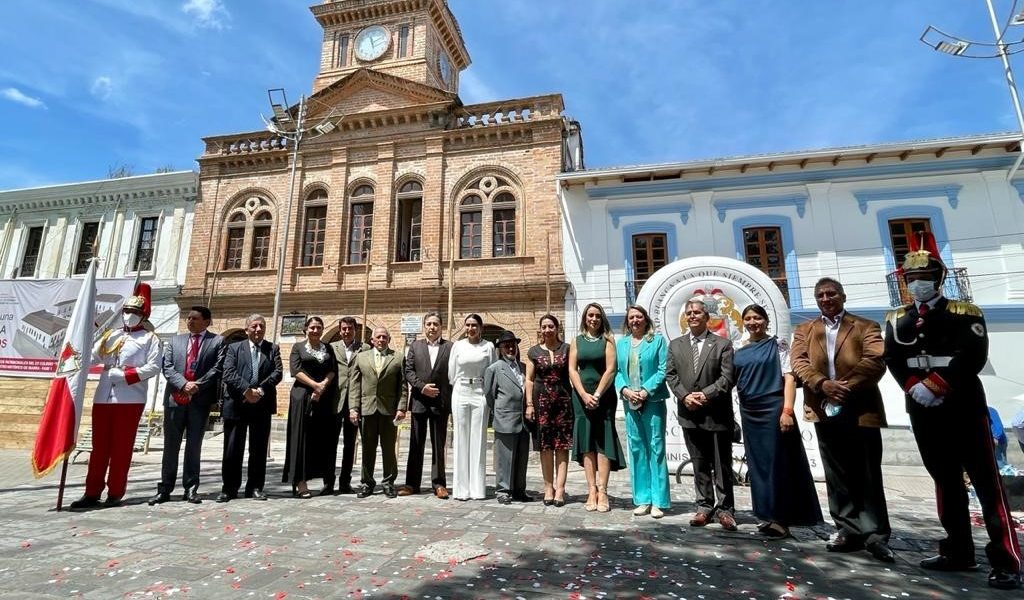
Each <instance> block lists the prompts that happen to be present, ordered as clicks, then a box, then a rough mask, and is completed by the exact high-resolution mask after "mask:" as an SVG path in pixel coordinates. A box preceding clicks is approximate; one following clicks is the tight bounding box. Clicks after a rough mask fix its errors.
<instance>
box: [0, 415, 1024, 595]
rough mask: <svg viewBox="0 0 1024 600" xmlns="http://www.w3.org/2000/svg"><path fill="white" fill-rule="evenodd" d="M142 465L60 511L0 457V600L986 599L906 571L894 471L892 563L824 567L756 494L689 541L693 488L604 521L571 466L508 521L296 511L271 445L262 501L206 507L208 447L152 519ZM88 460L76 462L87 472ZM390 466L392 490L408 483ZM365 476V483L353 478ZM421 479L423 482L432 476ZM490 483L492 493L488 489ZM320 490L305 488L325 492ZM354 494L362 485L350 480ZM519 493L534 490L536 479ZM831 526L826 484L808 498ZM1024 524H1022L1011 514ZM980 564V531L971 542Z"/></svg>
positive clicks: (155, 450)
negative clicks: (90, 501) (197, 494)
mask: <svg viewBox="0 0 1024 600" xmlns="http://www.w3.org/2000/svg"><path fill="white" fill-rule="evenodd" d="M153 442H154V443H153V446H152V447H151V449H150V451H149V453H148V454H142V453H137V454H136V455H135V456H136V462H135V464H133V466H132V470H131V475H130V477H129V486H128V495H127V498H126V499H127V503H126V505H124V506H122V507H118V508H110V509H99V510H92V511H88V512H68V511H63V512H60V513H57V512H54V511H53V510H52V509H53V507H54V505H55V500H56V495H57V484H58V481H59V469H57V470H56V471H55V472H54V473H52V474H50V475H49V476H47V477H46V478H43V479H40V480H34V479H32V476H31V470H30V467H29V455H28V452H27V451H11V450H8V451H0V593H2V594H3V597H5V598H8V597H9V598H19V599H29V598H104V599H105V598H172V597H175V598H176V597H182V598H259V599H263V598H269V599H277V600H280V599H283V598H288V599H299V598H410V599H411V598H523V599H533V598H574V599H575V598H580V599H582V598H677V599H678V598H686V599H690V600H696V599H712V598H780V597H788V598H830V597H831V598H896V599H903V598H929V599H933V598H983V597H984V598H997V597H1003V596H1005V597H1011V596H1016V595H1017V593H1015V592H999V591H995V590H990V588H988V587H987V586H986V583H985V574H986V573H987V562H986V561H985V557H984V553H983V552H979V556H978V560H979V562H981V563H982V565H981V569H980V570H979V572H977V573H969V574H935V573H930V572H926V571H924V570H922V569H920V568H919V567H918V566H917V563H918V561H919V560H920V559H921V558H924V557H925V556H927V555H929V554H930V553H934V548H935V545H934V540H936V539H938V537H940V529H939V527H938V522H937V519H936V517H935V511H934V506H935V502H934V496H933V489H932V486H931V481H930V479H928V478H927V476H926V475H925V473H924V472H923V471H922V470H920V469H917V468H912V467H887V468H886V472H885V483H886V494H887V497H888V500H889V508H890V515H891V519H892V526H893V530H894V534H893V539H892V547H893V549H894V550H895V551H896V552H897V555H898V558H897V562H896V564H893V565H886V564H882V563H879V562H876V561H875V560H873V559H872V558H871V557H870V556H869V555H868V554H867V553H866V552H859V553H854V554H848V555H836V554H829V553H827V552H826V551H825V539H826V538H827V536H828V535H829V534H830V533H831V531H832V529H831V526H825V525H823V526H821V527H819V528H814V529H795V530H794V537H793V538H791V539H786V540H781V541H766V540H763V539H761V538H760V537H759V536H758V535H757V533H756V531H755V524H756V521H755V519H754V517H753V515H752V514H751V513H750V512H749V510H748V509H749V507H750V494H749V488H738V489H737V506H738V508H739V511H738V513H737V518H738V520H739V521H740V524H741V526H740V530H739V531H738V532H734V533H728V532H725V531H723V530H722V529H721V528H720V527H718V526H717V525H709V526H708V527H706V528H703V529H693V528H690V527H689V526H688V524H687V523H688V520H689V514H690V511H691V510H692V506H693V505H692V499H693V491H692V481H691V480H689V479H688V478H687V479H684V482H683V483H682V484H675V483H673V491H672V494H673V502H674V504H673V509H672V510H671V511H670V512H669V513H668V514H667V515H666V516H665V518H664V519H661V520H654V519H652V518H650V517H634V516H633V515H632V508H633V505H632V503H631V502H630V496H629V476H628V472H625V471H623V472H620V473H616V474H613V475H612V484H611V485H610V490H611V496H612V509H613V510H612V512H610V513H607V514H601V513H590V512H586V511H584V510H583V501H584V496H585V492H586V484H585V479H584V477H583V473H582V471H581V470H580V468H579V467H578V466H576V465H573V466H572V467H571V469H570V473H569V486H568V493H569V494H570V495H571V497H570V498H569V503H568V504H566V506H564V507H561V508H556V507H545V506H543V505H542V504H541V503H540V502H539V501H536V502H531V503H515V504H512V505H508V506H504V505H500V504H498V503H497V502H496V501H495V500H493V499H491V500H486V501H470V502H458V501H455V500H447V501H441V500H437V499H435V498H434V497H432V496H425V495H424V496H411V497H405V498H396V499H386V498H385V497H384V496H383V495H381V493H380V491H379V488H378V491H377V493H376V494H375V495H373V496H371V497H369V498H366V499H362V500H360V499H357V498H356V497H355V496H331V497H314V498H312V499H309V500H301V499H294V498H292V497H291V494H290V487H289V486H286V485H283V484H280V483H277V482H279V481H280V479H281V458H282V454H283V440H282V439H275V441H274V443H273V446H272V449H273V454H274V456H275V458H276V460H274V461H273V462H271V463H270V468H269V474H268V481H271V482H274V483H273V484H272V485H269V486H268V492H269V493H270V495H271V499H270V501H268V502H259V501H255V500H245V499H240V500H235V501H232V502H229V503H226V504H218V503H215V502H213V498H214V496H215V495H216V493H217V491H219V487H220V464H219V462H220V461H219V458H220V448H221V444H222V438H221V437H219V436H216V435H214V434H211V435H210V436H208V437H207V439H206V443H205V445H204V459H203V484H202V488H201V492H202V493H203V495H204V497H205V498H206V500H205V501H204V502H203V503H202V504H199V505H192V504H187V503H184V502H181V501H180V494H181V490H180V488H179V489H177V490H175V495H174V501H172V502H169V503H167V504H163V505H159V506H155V507H150V506H148V505H147V504H146V500H147V499H148V498H149V497H150V496H151V495H152V494H153V493H154V491H155V489H156V484H157V481H158V480H159V471H160V467H159V462H160V450H159V448H160V444H161V440H160V438H155V439H154V441H153ZM81 462H84V460H82V459H80V463H81ZM404 464H405V461H404V456H402V457H400V465H401V467H402V468H401V470H400V474H399V479H400V482H401V479H402V477H403V476H404ZM357 471H358V469H357ZM428 471H429V469H428ZM84 478H85V465H84V464H74V465H72V466H71V467H70V469H69V472H68V483H69V487H68V490H67V494H66V496H65V504H67V503H69V502H70V501H71V500H74V499H76V498H78V497H79V496H80V495H81V493H82V484H83V481H84ZM490 482H491V483H493V477H491V478H490ZM316 483H317V485H311V487H313V488H314V489H318V486H319V482H316ZM354 483H355V482H354ZM529 483H530V489H531V490H533V491H534V492H538V491H539V490H540V489H541V482H540V469H539V466H538V465H537V464H536V458H534V463H532V464H531V467H530V480H529ZM818 492H819V497H820V499H821V503H822V507H823V512H825V513H826V514H827V504H826V498H825V491H824V485H823V484H819V486H818ZM1017 514H1018V516H1020V514H1019V513H1017ZM975 538H976V540H977V541H978V542H979V544H978V548H979V551H980V550H981V548H983V545H984V541H985V537H984V529H982V528H980V527H976V528H975Z"/></svg>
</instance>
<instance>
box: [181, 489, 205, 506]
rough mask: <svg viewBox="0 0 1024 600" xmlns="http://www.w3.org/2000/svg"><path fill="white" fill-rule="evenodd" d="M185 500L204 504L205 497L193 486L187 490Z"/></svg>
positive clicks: (190, 502)
mask: <svg viewBox="0 0 1024 600" xmlns="http://www.w3.org/2000/svg"><path fill="white" fill-rule="evenodd" d="M185 502H188V503H189V504H202V503H203V499H202V498H200V497H199V490H197V489H195V488H192V489H191V490H189V491H187V492H185Z"/></svg>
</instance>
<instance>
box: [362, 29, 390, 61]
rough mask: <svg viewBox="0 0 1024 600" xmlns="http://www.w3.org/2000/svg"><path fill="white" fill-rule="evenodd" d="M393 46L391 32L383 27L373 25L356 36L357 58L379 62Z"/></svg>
mask: <svg viewBox="0 0 1024 600" xmlns="http://www.w3.org/2000/svg"><path fill="white" fill-rule="evenodd" d="M390 46H391V32H390V31H388V30H387V28H385V27H383V26H381V25H371V26H370V27H367V28H366V29H364V30H362V31H360V32H359V34H358V35H357V36H356V58H358V59H359V60H377V59H378V58H380V57H381V56H383V55H384V53H385V52H387V50H388V48H389V47H390Z"/></svg>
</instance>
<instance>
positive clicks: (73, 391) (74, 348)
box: [32, 259, 97, 478]
mask: <svg viewBox="0 0 1024 600" xmlns="http://www.w3.org/2000/svg"><path fill="white" fill-rule="evenodd" d="M96 264H97V261H96V260H95V259H94V260H92V261H91V262H90V263H89V269H88V270H87V271H86V273H85V281H83V282H82V288H81V289H80V290H79V291H78V300H77V301H76V302H75V309H74V311H73V312H72V313H71V322H70V323H69V324H68V331H67V333H66V334H65V336H64V343H63V344H61V351H60V356H59V357H58V358H57V371H56V373H54V376H53V381H52V382H51V383H50V392H49V393H48V394H47V396H46V405H45V406H43V416H42V418H40V419H39V432H38V433H36V444H35V448H33V450H32V471H33V473H35V476H36V477H37V478H38V477H43V476H44V475H46V474H47V473H49V472H50V471H52V470H53V468H54V467H56V466H57V464H58V463H60V461H62V460H64V458H65V457H66V456H67V455H68V454H70V453H71V451H72V450H74V449H75V445H76V444H77V442H78V424H79V423H81V422H82V405H83V404H84V403H85V382H86V379H88V377H89V365H91V364H92V344H93V334H94V333H95V331H96Z"/></svg>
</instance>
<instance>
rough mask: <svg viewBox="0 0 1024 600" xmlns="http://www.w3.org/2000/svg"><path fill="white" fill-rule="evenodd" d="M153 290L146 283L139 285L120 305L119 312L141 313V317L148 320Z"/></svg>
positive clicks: (151, 307)
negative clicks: (126, 310)
mask: <svg viewBox="0 0 1024 600" xmlns="http://www.w3.org/2000/svg"><path fill="white" fill-rule="evenodd" d="M152 295H153V290H152V289H150V287H149V284H148V283H140V284H138V285H136V286H135V293H134V294H132V295H131V296H129V297H128V299H127V300H125V301H124V304H123V305H121V310H124V309H134V310H137V311H139V312H140V313H142V316H143V317H145V318H147V319H148V318H149V313H150V311H151V310H152V309H153V303H152Z"/></svg>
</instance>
